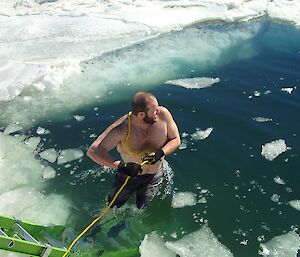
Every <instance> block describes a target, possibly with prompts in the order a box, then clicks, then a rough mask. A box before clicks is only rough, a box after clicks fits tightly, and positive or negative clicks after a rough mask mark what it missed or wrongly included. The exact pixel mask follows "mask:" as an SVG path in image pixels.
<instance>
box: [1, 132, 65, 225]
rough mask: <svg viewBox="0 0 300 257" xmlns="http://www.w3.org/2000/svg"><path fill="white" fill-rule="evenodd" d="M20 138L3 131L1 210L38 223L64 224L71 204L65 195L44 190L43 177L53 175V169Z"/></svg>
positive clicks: (4, 213)
mask: <svg viewBox="0 0 300 257" xmlns="http://www.w3.org/2000/svg"><path fill="white" fill-rule="evenodd" d="M21 139H22V138H21V137H20V138H18V137H13V136H9V135H4V134H3V133H0V170H1V172H0V202H1V205H0V213H1V214H2V215H9V216H14V217H16V218H19V219H24V220H28V221H31V222H35V223H39V224H57V225H59V224H61V225H64V224H65V223H66V220H67V218H68V217H69V213H70V212H69V208H70V205H71V204H70V202H69V201H68V200H67V199H65V197H64V196H62V195H58V194H55V193H52V194H49V195H45V194H44V193H43V190H44V186H45V185H44V184H43V183H42V176H44V178H51V177H53V176H54V174H53V171H52V170H51V168H50V167H48V168H47V167H45V166H44V165H43V164H42V163H41V162H40V161H39V160H37V159H36V158H35V154H34V153H33V151H32V148H28V147H27V146H26V145H25V144H24V142H22V141H21ZM53 210H55V212H53Z"/></svg>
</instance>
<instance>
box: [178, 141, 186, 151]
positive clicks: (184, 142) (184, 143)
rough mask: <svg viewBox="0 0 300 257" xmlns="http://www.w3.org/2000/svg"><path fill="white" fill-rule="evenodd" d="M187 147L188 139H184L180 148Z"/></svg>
mask: <svg viewBox="0 0 300 257" xmlns="http://www.w3.org/2000/svg"><path fill="white" fill-rule="evenodd" d="M186 148H187V141H186V140H185V139H183V140H182V141H181V144H180V146H179V147H178V149H179V150H183V149H186Z"/></svg>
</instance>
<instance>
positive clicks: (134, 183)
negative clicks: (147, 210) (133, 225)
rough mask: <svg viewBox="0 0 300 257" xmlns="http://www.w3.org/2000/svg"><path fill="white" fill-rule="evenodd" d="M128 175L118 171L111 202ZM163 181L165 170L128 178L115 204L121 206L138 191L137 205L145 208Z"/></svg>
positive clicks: (110, 198)
mask: <svg viewBox="0 0 300 257" xmlns="http://www.w3.org/2000/svg"><path fill="white" fill-rule="evenodd" d="M126 177H127V176H126V175H124V174H122V173H120V172H118V173H117V174H116V176H115V181H114V183H113V190H112V191H111V193H110V195H109V199H108V200H109V202H110V201H111V200H112V199H113V197H114V195H115V194H116V193H117V192H118V190H119V189H120V187H121V186H122V185H123V183H124V181H125V179H126ZM162 182H163V172H162V171H158V172H157V173H155V174H145V175H139V176H136V177H134V178H130V179H129V180H128V183H127V185H126V186H125V187H124V188H123V190H122V191H121V193H120V194H119V196H118V197H117V199H116V201H115V202H114V204H113V206H117V207H121V206H122V205H123V204H125V203H126V202H127V200H128V199H129V197H130V196H131V195H132V194H133V193H134V192H136V205H137V207H138V208H144V207H145V206H147V204H148V203H149V202H150V201H151V200H152V199H153V198H154V196H155V195H156V194H157V193H158V191H159V189H160V186H161V184H162Z"/></svg>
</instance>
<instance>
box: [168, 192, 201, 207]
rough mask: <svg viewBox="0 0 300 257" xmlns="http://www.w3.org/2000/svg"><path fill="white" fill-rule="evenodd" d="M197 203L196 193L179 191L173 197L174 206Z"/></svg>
mask: <svg viewBox="0 0 300 257" xmlns="http://www.w3.org/2000/svg"><path fill="white" fill-rule="evenodd" d="M196 203H197V201H196V197H195V194H194V193H191V192H179V193H175V194H174V196H173V199H172V207H173V208H182V207H185V206H193V205H195V204H196Z"/></svg>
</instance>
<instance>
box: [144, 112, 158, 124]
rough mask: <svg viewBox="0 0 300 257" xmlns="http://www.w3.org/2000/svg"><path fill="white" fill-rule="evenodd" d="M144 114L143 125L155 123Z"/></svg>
mask: <svg viewBox="0 0 300 257" xmlns="http://www.w3.org/2000/svg"><path fill="white" fill-rule="evenodd" d="M145 114H146V115H145V117H144V119H143V121H144V122H145V123H147V124H153V123H155V122H156V120H154V119H152V118H150V117H149V116H148V114H147V113H145Z"/></svg>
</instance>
